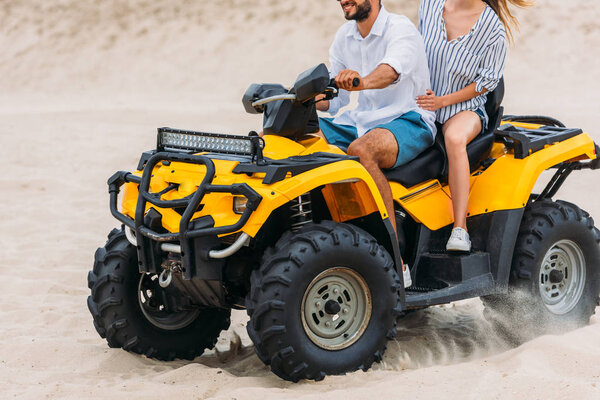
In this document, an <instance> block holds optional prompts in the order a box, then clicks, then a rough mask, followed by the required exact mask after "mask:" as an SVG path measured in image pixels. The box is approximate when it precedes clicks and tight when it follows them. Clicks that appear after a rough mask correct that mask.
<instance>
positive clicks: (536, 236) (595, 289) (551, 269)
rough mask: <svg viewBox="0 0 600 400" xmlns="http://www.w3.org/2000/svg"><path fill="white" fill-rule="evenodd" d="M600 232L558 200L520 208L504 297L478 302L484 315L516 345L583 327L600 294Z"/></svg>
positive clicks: (582, 214)
mask: <svg viewBox="0 0 600 400" xmlns="http://www.w3.org/2000/svg"><path fill="white" fill-rule="evenodd" d="M599 243H600V233H599V232H598V229H596V228H595V227H594V221H593V219H592V218H591V217H590V215H589V214H588V213H586V212H585V211H583V210H581V209H580V208H579V207H577V206H576V205H574V204H571V203H567V202H564V201H557V202H553V201H550V200H541V201H536V202H534V203H532V204H531V205H530V206H528V207H527V209H526V210H525V215H524V217H523V222H522V223H521V227H520V231H519V236H518V238H517V243H516V246H515V251H514V255H513V263H512V269H511V274H510V282H509V293H508V295H504V296H491V297H489V298H484V299H483V301H484V304H485V305H486V307H487V308H488V310H486V315H487V316H488V317H490V318H491V319H492V321H493V322H494V323H496V324H497V325H498V326H499V327H501V328H502V331H504V332H505V333H510V335H509V337H510V338H511V339H512V340H513V341H515V342H517V343H519V342H522V341H524V340H528V339H530V338H532V337H535V336H537V335H540V334H544V333H554V332H561V331H565V330H568V329H573V328H576V327H579V326H583V325H585V324H587V323H588V322H589V319H590V317H591V316H592V315H593V314H594V311H595V308H596V302H597V299H598V294H599V292H600V247H599V246H598V245H599Z"/></svg>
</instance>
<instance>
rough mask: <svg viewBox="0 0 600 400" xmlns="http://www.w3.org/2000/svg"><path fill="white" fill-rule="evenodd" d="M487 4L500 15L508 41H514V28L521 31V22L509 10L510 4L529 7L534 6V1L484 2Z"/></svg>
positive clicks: (490, 0) (487, 0)
mask: <svg viewBox="0 0 600 400" xmlns="http://www.w3.org/2000/svg"><path fill="white" fill-rule="evenodd" d="M483 1H484V2H486V3H487V4H488V5H489V6H490V7H491V8H492V10H494V12H495V13H496V15H498V18H500V21H502V23H503V24H504V27H505V29H506V33H507V35H508V39H509V40H510V41H512V40H513V28H514V29H516V30H517V31H518V30H519V21H518V20H517V17H515V16H514V15H513V14H512V12H510V8H508V5H509V4H512V5H513V6H517V7H529V6H532V5H533V1H530V0H483Z"/></svg>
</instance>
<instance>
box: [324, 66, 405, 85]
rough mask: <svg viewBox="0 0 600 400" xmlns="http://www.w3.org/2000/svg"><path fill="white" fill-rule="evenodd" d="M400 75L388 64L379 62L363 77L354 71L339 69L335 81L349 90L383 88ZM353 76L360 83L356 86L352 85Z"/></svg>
mask: <svg viewBox="0 0 600 400" xmlns="http://www.w3.org/2000/svg"><path fill="white" fill-rule="evenodd" d="M399 77H400V75H399V74H398V73H397V72H396V70H395V69H394V68H392V67H391V66H390V65H389V64H380V65H379V66H378V67H377V68H375V69H374V70H373V72H371V73H370V74H369V75H367V76H365V77H364V78H363V77H361V76H360V74H359V73H358V72H356V71H352V70H350V69H345V70H343V71H340V73H339V74H338V76H337V77H336V78H335V83H336V84H337V85H338V87H339V88H340V89H344V90H347V91H349V92H351V91H359V90H369V89H384V88H386V87H388V86H390V85H391V84H392V83H394V82H396V81H397V80H398V78H399ZM354 78H358V79H359V80H360V83H359V85H358V86H356V87H354V86H352V81H353V80H354Z"/></svg>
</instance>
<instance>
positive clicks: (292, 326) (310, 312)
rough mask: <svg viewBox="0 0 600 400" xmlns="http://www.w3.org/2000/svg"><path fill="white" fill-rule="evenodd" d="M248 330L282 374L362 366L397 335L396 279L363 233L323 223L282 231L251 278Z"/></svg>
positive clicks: (321, 373)
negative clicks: (295, 230) (298, 229)
mask: <svg viewBox="0 0 600 400" xmlns="http://www.w3.org/2000/svg"><path fill="white" fill-rule="evenodd" d="M251 285H252V288H251V292H250V294H249V296H248V298H247V306H248V314H249V315H250V322H249V323H248V327H247V329H248V334H249V336H250V338H251V339H252V340H253V342H254V346H255V349H256V353H257V355H258V356H259V358H260V359H261V360H262V361H263V362H265V364H270V365H271V369H272V371H273V372H274V373H275V374H277V375H278V376H280V377H281V378H283V379H286V380H291V381H294V382H295V381H298V380H299V379H314V380H321V379H323V378H324V377H325V375H327V374H343V373H346V372H351V371H355V370H357V369H362V370H365V371H366V370H367V369H369V368H370V367H371V365H372V364H373V362H379V361H381V358H382V356H383V352H384V351H385V348H386V346H385V345H386V342H387V340H388V339H393V338H394V337H395V336H396V317H397V315H398V314H399V312H400V308H401V303H400V294H401V292H400V290H401V285H400V278H399V276H398V274H397V272H396V270H395V269H394V263H393V261H392V258H391V256H390V255H389V254H388V252H387V251H386V250H385V249H384V248H383V247H382V246H380V245H379V244H378V243H377V241H376V240H375V239H374V238H373V237H372V236H371V235H369V234H368V233H366V232H365V231H363V230H361V229H359V228H357V227H354V226H352V225H347V224H336V223H334V222H331V221H324V222H323V223H320V224H309V225H307V226H305V227H304V228H302V230H300V231H299V232H298V233H295V234H294V233H287V234H285V235H284V236H283V237H282V238H281V239H280V240H279V241H278V242H277V244H276V246H275V248H273V249H270V250H268V251H267V252H266V253H265V256H264V257H263V261H262V264H261V266H260V268H259V269H258V270H255V271H253V273H252V276H251Z"/></svg>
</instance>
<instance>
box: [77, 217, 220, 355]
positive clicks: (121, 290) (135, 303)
mask: <svg viewBox="0 0 600 400" xmlns="http://www.w3.org/2000/svg"><path fill="white" fill-rule="evenodd" d="M94 258H95V259H94V268H93V270H92V271H90V272H89V274H88V286H89V288H90V289H91V295H90V296H89V297H88V301H87V303H88V308H89V310H90V312H91V313H92V316H93V317H94V326H95V327H96V331H98V333H99V334H100V336H101V337H102V338H106V340H107V342H108V345H109V346H110V347H122V348H123V349H125V350H127V351H131V352H134V353H139V354H145V355H146V356H147V357H152V358H156V359H159V360H166V361H170V360H173V359H175V358H183V359H188V360H192V359H194V358H195V357H197V356H199V355H201V354H202V353H203V352H204V350H205V349H207V348H213V347H214V345H215V343H216V341H217V338H218V337H219V333H220V332H221V331H222V330H224V329H227V328H228V327H229V324H230V321H229V316H230V311H229V310H221V309H200V308H191V307H187V308H186V307H177V303H178V302H179V301H180V294H179V292H178V291H177V289H176V288H174V287H173V286H174V285H170V286H168V287H166V288H162V287H161V286H160V285H159V284H158V275H156V274H140V273H139V270H138V262H137V251H136V249H135V247H134V246H132V245H131V244H130V243H129V241H128V240H127V238H126V237H125V233H124V231H123V230H122V229H121V230H118V229H115V230H113V231H112V232H111V233H110V234H109V236H108V241H107V242H106V245H105V246H104V247H102V248H99V249H98V250H97V251H96V254H95V257H94ZM173 307H176V308H177V309H178V311H171V309H173Z"/></svg>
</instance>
